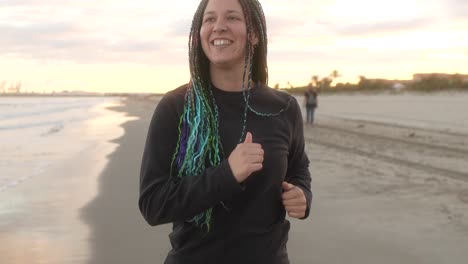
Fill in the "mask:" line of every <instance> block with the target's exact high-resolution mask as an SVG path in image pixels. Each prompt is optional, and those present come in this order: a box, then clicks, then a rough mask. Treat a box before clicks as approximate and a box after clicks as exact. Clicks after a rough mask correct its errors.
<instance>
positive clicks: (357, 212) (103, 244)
mask: <svg viewBox="0 0 468 264" xmlns="http://www.w3.org/2000/svg"><path fill="white" fill-rule="evenodd" d="M156 101H157V99H151V100H150V99H146V100H142V99H138V98H130V99H128V100H126V101H125V104H124V105H123V106H121V107H118V108H114V109H113V110H115V111H121V112H126V113H128V115H130V116H136V117H138V118H139V119H138V120H131V121H128V122H126V123H125V124H124V125H123V128H124V129H125V134H124V136H122V137H120V138H118V139H116V140H114V141H113V142H114V143H116V144H118V147H117V148H116V149H115V151H114V152H113V153H112V154H111V155H110V156H109V157H108V158H109V161H108V163H107V165H106V167H105V169H104V171H102V173H101V174H100V176H99V178H98V181H97V196H96V195H95V194H94V195H93V194H92V193H93V191H91V190H90V191H86V190H87V187H86V186H87V184H88V185H89V181H91V180H92V179H88V181H76V182H71V183H70V182H68V183H67V182H57V183H55V185H56V186H55V185H54V186H50V185H46V184H43V183H42V185H41V183H40V182H39V179H38V180H37V182H36V184H38V185H40V186H42V187H43V188H49V192H47V195H46V196H43V197H38V198H37V203H35V204H34V205H31V207H33V208H27V209H24V208H20V209H21V210H31V213H30V214H23V216H24V215H26V216H28V217H29V216H33V217H31V220H30V221H25V220H24V219H12V218H13V217H14V216H15V215H18V214H15V213H14V212H4V211H2V215H3V216H2V217H0V226H6V225H3V224H4V222H3V221H5V220H2V218H4V217H5V216H6V218H4V219H8V220H7V222H8V223H7V226H8V228H10V229H12V230H17V232H16V234H18V233H21V232H19V231H18V230H24V233H23V236H24V237H31V236H34V235H41V236H43V237H46V238H50V239H53V238H54V237H56V236H57V237H64V233H65V234H68V237H73V239H63V243H65V244H66V243H69V242H70V241H74V242H75V244H73V245H64V247H63V248H60V247H59V248H57V247H48V244H47V239H43V240H41V241H43V243H41V244H38V242H37V241H39V240H37V239H36V240H34V239H31V240H30V241H35V242H34V244H32V243H31V244H25V243H24V242H21V243H15V240H14V239H13V238H12V237H8V236H7V237H5V236H1V237H0V243H1V245H2V247H1V249H0V263H93V264H94V263H99V264H102V263H162V262H163V260H164V258H165V255H166V254H167V252H168V250H169V247H170V245H169V241H168V237H167V236H168V234H169V232H170V225H163V226H158V227H150V226H148V225H147V224H146V223H145V222H144V220H143V218H142V217H141V215H140V212H139V211H138V206H137V199H138V184H139V168H140V161H141V155H142V149H143V146H144V141H145V138H146V133H147V128H148V125H149V121H150V118H151V115H152V112H153V109H154V106H155V103H156ZM305 137H306V143H307V146H306V147H307V152H308V154H309V158H310V160H311V167H310V171H311V174H312V175H313V184H312V186H313V192H314V200H313V205H312V210H311V214H310V218H309V219H307V220H295V219H293V220H291V222H292V228H291V232H290V241H289V243H288V250H289V253H290V259H291V263H294V264H296V263H297V264H301V263H304V264H306V263H360V264H363V263H392V264H393V263H405V264H406V263H408V264H410V263H411V264H414V263H434V264H435V263H465V262H466V259H468V252H467V251H466V249H467V248H468V213H467V212H468V170H467V168H468V159H467V158H466V157H468V139H467V138H468V137H467V135H466V134H463V133H455V132H444V131H441V130H431V129H426V128H415V127H410V126H401V125H389V124H384V123H379V122H369V121H362V120H361V121H360V120H350V119H342V118H338V117H331V116H327V115H320V113H319V115H318V118H317V123H316V125H314V126H306V127H305ZM77 160H80V162H79V164H73V168H76V171H75V172H73V170H72V172H73V173H78V172H79V173H83V172H85V173H86V175H89V177H93V176H92V173H93V171H92V169H91V168H87V167H88V165H87V164H89V163H88V162H89V159H86V157H77ZM84 168H87V169H84ZM61 171H62V172H63V171H70V168H61V169H60V168H57V173H60V172H61ZM72 172H71V173H72ZM51 177H52V176H51ZM94 177H95V176H94ZM42 180H43V179H41V181H42ZM87 182H88V183H87ZM36 187H37V186H35V185H34V184H24V185H22V187H21V188H26V189H25V190H24V191H25V192H26V191H29V192H31V193H38V192H37V190H35V188H36ZM94 191H96V190H94ZM70 192H72V193H74V194H75V195H73V197H80V194H81V197H82V199H81V200H80V199H77V202H76V204H75V205H74V206H70V204H69V202H64V201H63V200H62V199H68V196H65V195H64V194H67V193H68V194H69V193H70ZM2 195H3V196H6V194H5V193H0V198H1V199H6V198H9V199H11V195H10V196H8V197H2ZM18 199H19V198H18ZM41 199H42V200H41ZM84 201H86V202H84ZM10 208H13V207H10ZM70 208H76V211H73V210H71V209H70ZM18 210H19V209H18ZM60 212H74V214H73V216H69V217H65V216H63V215H61V213H60ZM51 215H52V216H54V217H61V218H63V224H62V225H58V226H57V225H54V226H52V225H47V218H48V217H50V216H51ZM9 216H10V217H9ZM37 223H40V224H41V225H42V227H41V228H37ZM34 225H35V228H34V230H35V232H36V234H31V233H28V230H31V226H34ZM61 226H68V227H69V228H63V227H61ZM75 226H85V227H87V230H88V231H87V232H85V233H80V232H78V231H79V230H82V229H79V228H74V227H75ZM73 230H75V231H73ZM76 230H78V231H76ZM0 234H4V233H0ZM16 237H17V236H16ZM22 241H28V240H27V239H23V240H22ZM44 241H45V242H44ZM80 241H81V242H80ZM3 245H9V246H8V247H4V246H3ZM53 245H57V243H54V244H53ZM31 252H33V253H31ZM34 252H41V254H49V258H48V259H49V260H50V259H52V260H55V261H49V262H41V261H39V260H40V258H41V256H40V255H39V254H38V255H36V256H34V255H33V256H32V257H31V254H34ZM25 254H27V255H28V256H30V257H28V258H26V257H24V258H22V256H24V255H25ZM5 256H6V257H5ZM51 256H55V257H51ZM71 256H73V257H71ZM42 259H47V258H44V257H42Z"/></svg>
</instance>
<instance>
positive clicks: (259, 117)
mask: <svg viewBox="0 0 468 264" xmlns="http://www.w3.org/2000/svg"><path fill="white" fill-rule="evenodd" d="M266 54H267V33H266V23H265V17H264V14H263V11H262V7H261V5H260V3H259V2H258V1H257V0H238V1H232V0H203V1H201V2H200V5H199V7H198V9H197V11H196V13H195V15H194V18H193V22H192V28H191V32H190V37H189V63H190V76H191V79H190V82H189V83H188V84H186V85H183V86H181V87H179V88H177V89H175V90H173V91H170V92H168V93H167V94H166V95H165V96H164V97H163V98H162V99H161V101H160V102H159V104H158V105H157V106H156V110H155V112H154V114H153V118H152V121H151V124H150V127H149V131H148V136H147V141H146V146H145V150H144V154H143V160H142V166H141V172H140V197H139V206H140V210H141V213H142V215H143V216H144V218H145V219H146V221H147V222H148V223H149V224H150V225H160V224H164V223H173V232H172V233H171V234H170V236H169V237H170V240H171V245H172V250H171V251H170V252H169V254H168V256H167V258H166V262H165V263H168V264H171V263H174V264H178V263H195V264H197V263H228V264H229V263H273V264H275V263H276V264H285V263H289V257H288V252H287V248H286V244H287V240H288V233H289V228H290V223H289V221H288V220H286V213H287V214H288V215H289V216H290V217H293V218H299V219H305V218H306V217H307V216H308V215H309V210H310V204H311V200H312V193H311V187H310V183H311V177H310V173H309V170H308V166H309V160H308V157H307V155H306V153H305V151H304V135H303V127H302V115H301V112H300V108H299V105H298V103H297V101H296V100H295V99H294V98H293V97H292V96H290V95H288V94H286V93H283V92H280V91H277V90H273V89H271V88H270V87H268V86H267V79H268V67H267V60H266Z"/></svg>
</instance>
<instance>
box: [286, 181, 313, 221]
mask: <svg viewBox="0 0 468 264" xmlns="http://www.w3.org/2000/svg"><path fill="white" fill-rule="evenodd" d="M282 186H283V190H284V192H283V194H282V196H281V198H282V199H283V205H284V208H285V209H286V211H287V212H288V215H289V216H290V217H294V218H303V217H304V216H305V213H306V209H307V199H306V197H305V194H304V191H303V190H302V189H301V188H299V187H297V186H294V185H292V184H290V183H287V182H283V185H282Z"/></svg>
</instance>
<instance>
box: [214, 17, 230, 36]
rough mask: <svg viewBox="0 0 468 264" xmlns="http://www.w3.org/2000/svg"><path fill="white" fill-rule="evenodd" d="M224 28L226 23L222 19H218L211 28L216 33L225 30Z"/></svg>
mask: <svg viewBox="0 0 468 264" xmlns="http://www.w3.org/2000/svg"><path fill="white" fill-rule="evenodd" d="M226 30H227V27H226V23H224V21H222V19H218V20H217V21H216V24H215V26H214V28H213V31H214V32H217V33H221V32H225V31H226Z"/></svg>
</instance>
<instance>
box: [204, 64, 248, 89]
mask: <svg viewBox="0 0 468 264" xmlns="http://www.w3.org/2000/svg"><path fill="white" fill-rule="evenodd" d="M248 74H249V73H248V72H246V73H245V75H246V76H245V78H246V80H245V83H244V87H245V89H247V88H248V80H247V78H248ZM243 75H244V66H243V65H242V67H235V68H234V69H233V68H223V67H216V66H213V65H211V67H210V76H211V82H212V83H213V85H214V86H216V88H218V89H221V90H224V91H227V92H240V91H242V78H243ZM252 87H253V86H252Z"/></svg>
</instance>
